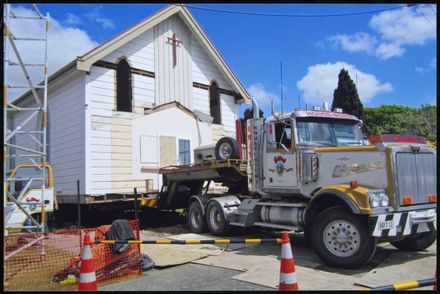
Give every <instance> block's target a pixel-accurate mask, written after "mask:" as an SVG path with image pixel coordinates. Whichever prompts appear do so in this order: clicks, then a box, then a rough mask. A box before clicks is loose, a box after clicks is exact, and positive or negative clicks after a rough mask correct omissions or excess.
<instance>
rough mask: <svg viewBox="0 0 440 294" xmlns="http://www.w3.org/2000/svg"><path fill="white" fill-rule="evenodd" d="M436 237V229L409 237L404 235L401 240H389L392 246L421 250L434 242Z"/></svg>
mask: <svg viewBox="0 0 440 294" xmlns="http://www.w3.org/2000/svg"><path fill="white" fill-rule="evenodd" d="M436 238H437V231H436V230H433V231H429V232H425V233H420V234H417V235H414V236H411V237H406V238H405V239H403V240H401V241H394V242H393V241H392V242H390V243H391V244H392V245H393V246H394V247H396V248H397V249H400V250H404V251H422V250H424V249H426V248H428V247H429V246H431V245H432V243H434V241H435V239H436Z"/></svg>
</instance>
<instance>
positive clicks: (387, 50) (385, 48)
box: [374, 43, 405, 59]
mask: <svg viewBox="0 0 440 294" xmlns="http://www.w3.org/2000/svg"><path fill="white" fill-rule="evenodd" d="M374 53H375V54H376V56H377V57H379V58H380V59H388V58H391V57H399V56H402V55H403V53H405V49H404V48H402V45H401V44H398V43H381V44H380V45H379V46H377V48H376V50H375V51H374Z"/></svg>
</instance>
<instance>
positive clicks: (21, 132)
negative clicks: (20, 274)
mask: <svg viewBox="0 0 440 294" xmlns="http://www.w3.org/2000/svg"><path fill="white" fill-rule="evenodd" d="M17 14H18V13H17ZM12 22H14V25H15V24H21V25H25V26H26V27H29V28H30V29H29V30H26V31H29V32H31V31H32V29H33V28H37V27H41V29H42V30H41V31H42V33H41V36H39V35H38V36H36V35H32V36H20V35H15V32H14V29H15V26H13V25H12V28H11V24H12ZM48 29H49V14H46V16H43V15H42V14H41V12H40V11H39V9H38V7H37V6H36V5H35V4H32V15H21V16H20V15H16V13H14V12H13V11H11V7H10V4H5V5H4V15H3V41H4V67H3V70H4V83H3V87H4V88H3V99H4V101H3V110H4V121H3V128H4V129H3V136H4V141H3V142H4V145H3V152H4V156H3V161H4V164H3V175H4V181H3V184H4V185H3V200H4V212H5V213H4V218H5V219H4V223H5V233H6V234H7V229H20V230H22V229H27V230H28V231H32V232H36V233H37V238H36V240H34V241H32V242H31V243H35V242H38V241H39V240H41V239H42V238H43V236H44V231H45V224H46V217H45V211H44V206H45V201H44V193H45V185H46V177H47V176H48V175H47V174H46V173H47V171H46V148H47V142H46V140H47V135H46V125H47V80H48V62H47V49H48V48H47V33H48ZM26 45H31V46H32V49H33V50H32V51H33V52H34V53H36V54H37V55H38V49H40V50H41V51H42V52H44V53H43V54H44V56H41V57H44V61H43V62H28V61H27V60H24V59H23V54H20V53H23V52H20V51H21V50H22V49H23V48H24V47H23V46H26ZM39 46H41V47H39ZM43 49H44V50H43ZM11 51H12V52H11ZM36 58H38V56H32V59H34V60H35V59H36ZM14 67H18V68H19V69H20V70H19V71H20V72H22V75H21V78H17V77H15V79H14V81H12V79H11V72H12V70H13V68H14ZM40 70H41V72H40ZM32 71H36V73H37V74H40V75H41V78H40V77H39V81H41V80H42V81H41V82H40V83H38V84H36V83H35V82H33V81H32V79H31V75H30V73H31V72H32ZM10 89H22V90H28V92H26V94H25V95H31V96H33V97H32V98H33V99H31V100H32V103H31V104H30V105H27V104H19V103H15V102H13V101H9V100H10V99H9V97H8V94H9V93H8V91H9V90H10ZM19 105H20V106H19ZM18 113H20V115H23V117H24V119H23V120H22V121H21V123H20V124H19V125H16V126H15V125H13V124H11V121H10V120H9V118H10V117H12V115H17V114H18ZM26 136H27V138H30V139H31V140H32V142H34V143H35V144H32V146H29V145H28V144H27V145H20V144H21V143H20V142H23V140H19V138H23V137H26ZM34 147H35V148H34ZM11 159H12V160H11ZM13 161H14V162H16V161H20V162H21V163H24V162H25V163H26V164H29V165H31V166H33V167H35V168H36V169H38V175H37V174H31V175H29V176H28V177H15V176H14V177H11V178H8V172H9V171H10V170H11V169H13V168H14V165H15V163H13V164H12V166H9V165H10V164H9V163H11V162H13ZM39 181H41V200H40V202H38V203H35V202H33V203H32V204H33V205H41V214H40V215H41V218H39V219H38V220H37V219H36V218H34V217H33V216H31V213H30V210H29V203H26V202H25V201H23V199H22V198H23V195H25V194H26V192H27V191H29V189H30V187H31V185H32V183H33V182H34V183H36V182H39ZM17 182H20V183H21V185H20V186H22V187H23V188H22V190H21V192H20V193H18V194H19V195H13V193H11V191H10V190H11V189H9V186H10V185H11V186H12V185H13V183H14V184H15V183H17ZM34 186H35V184H34ZM15 209H19V210H20V211H21V212H23V213H24V214H25V215H26V216H27V219H29V220H30V221H31V224H32V225H26V224H24V225H22V226H19V227H17V226H15V227H11V226H9V225H8V218H9V217H10V214H12V212H13V211H14V210H15ZM40 233H41V234H40ZM42 247H43V246H42ZM43 250H44V249H43ZM43 253H44V251H43ZM11 256H12V254H9V255H8V256H5V260H6V259H8V258H9V257H11Z"/></svg>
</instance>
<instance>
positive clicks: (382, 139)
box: [368, 134, 426, 144]
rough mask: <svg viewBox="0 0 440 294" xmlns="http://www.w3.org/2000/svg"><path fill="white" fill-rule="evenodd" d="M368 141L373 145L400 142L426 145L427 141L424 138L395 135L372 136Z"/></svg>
mask: <svg viewBox="0 0 440 294" xmlns="http://www.w3.org/2000/svg"><path fill="white" fill-rule="evenodd" d="M368 140H369V141H370V142H371V143H387V142H399V143H419V144H426V140H425V138H424V137H421V136H409V135H394V134H382V135H371V136H369V137H368Z"/></svg>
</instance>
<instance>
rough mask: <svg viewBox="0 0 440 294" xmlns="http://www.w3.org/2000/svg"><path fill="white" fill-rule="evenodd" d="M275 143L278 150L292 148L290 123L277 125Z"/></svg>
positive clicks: (285, 122) (283, 122)
mask: <svg viewBox="0 0 440 294" xmlns="http://www.w3.org/2000/svg"><path fill="white" fill-rule="evenodd" d="M275 141H276V142H277V148H278V149H283V146H284V147H286V148H287V149H289V148H290V147H291V146H292V126H291V124H290V122H288V121H282V122H277V123H276V124H275Z"/></svg>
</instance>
